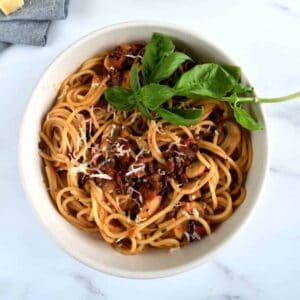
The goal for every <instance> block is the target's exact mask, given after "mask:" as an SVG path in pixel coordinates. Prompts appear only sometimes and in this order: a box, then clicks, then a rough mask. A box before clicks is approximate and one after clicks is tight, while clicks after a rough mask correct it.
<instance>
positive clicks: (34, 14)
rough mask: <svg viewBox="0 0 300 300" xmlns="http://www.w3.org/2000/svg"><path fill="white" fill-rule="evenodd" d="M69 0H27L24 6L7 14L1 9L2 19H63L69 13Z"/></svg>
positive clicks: (0, 15)
mask: <svg viewBox="0 0 300 300" xmlns="http://www.w3.org/2000/svg"><path fill="white" fill-rule="evenodd" d="M68 4H69V0H25V2H24V6H23V7H22V8H21V9H19V10H17V11H16V12H14V13H13V14H11V15H8V16H5V15H4V14H3V13H1V10H0V21H16V20H61V19H65V18H66V17H67V14H68Z"/></svg>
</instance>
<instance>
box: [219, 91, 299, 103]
mask: <svg viewBox="0 0 300 300" xmlns="http://www.w3.org/2000/svg"><path fill="white" fill-rule="evenodd" d="M296 98H300V92H296V93H293V94H290V95H287V96H283V97H277V98H256V97H239V98H238V102H239V103H246V102H254V103H277V102H284V101H288V100H292V99H296ZM220 100H221V101H229V102H230V101H231V98H230V97H223V98H221V99H220Z"/></svg>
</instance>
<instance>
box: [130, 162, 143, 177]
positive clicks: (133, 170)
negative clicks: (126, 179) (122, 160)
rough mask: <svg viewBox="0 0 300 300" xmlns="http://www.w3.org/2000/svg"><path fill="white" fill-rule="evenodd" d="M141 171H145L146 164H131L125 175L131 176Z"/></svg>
mask: <svg viewBox="0 0 300 300" xmlns="http://www.w3.org/2000/svg"><path fill="white" fill-rule="evenodd" d="M140 171H145V164H144V163H140V164H131V165H130V166H129V168H128V172H127V173H126V174H125V176H129V175H131V174H134V173H137V172H140Z"/></svg>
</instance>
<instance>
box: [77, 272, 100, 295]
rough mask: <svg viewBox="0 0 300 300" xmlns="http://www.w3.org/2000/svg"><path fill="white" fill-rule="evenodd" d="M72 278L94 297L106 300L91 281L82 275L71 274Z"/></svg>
mask: <svg viewBox="0 0 300 300" xmlns="http://www.w3.org/2000/svg"><path fill="white" fill-rule="evenodd" d="M72 277H73V278H74V279H75V280H76V281H78V282H80V283H81V284H83V286H84V287H85V289H86V290H87V291H88V292H89V293H90V294H91V295H94V296H100V297H101V298H103V299H106V297H105V295H104V294H103V293H102V291H101V290H100V289H99V288H98V287H97V286H95V285H94V283H93V282H92V280H91V279H90V278H88V277H86V276H84V275H82V274H79V273H78V274H73V275H72Z"/></svg>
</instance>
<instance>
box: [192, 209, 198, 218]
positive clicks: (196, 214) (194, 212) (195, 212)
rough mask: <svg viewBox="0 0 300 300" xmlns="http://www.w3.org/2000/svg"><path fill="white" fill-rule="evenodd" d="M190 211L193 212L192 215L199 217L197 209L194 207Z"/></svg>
mask: <svg viewBox="0 0 300 300" xmlns="http://www.w3.org/2000/svg"><path fill="white" fill-rule="evenodd" d="M192 213H193V215H194V216H195V217H196V218H199V217H200V215H199V211H198V210H197V209H196V208H193V209H192Z"/></svg>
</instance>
